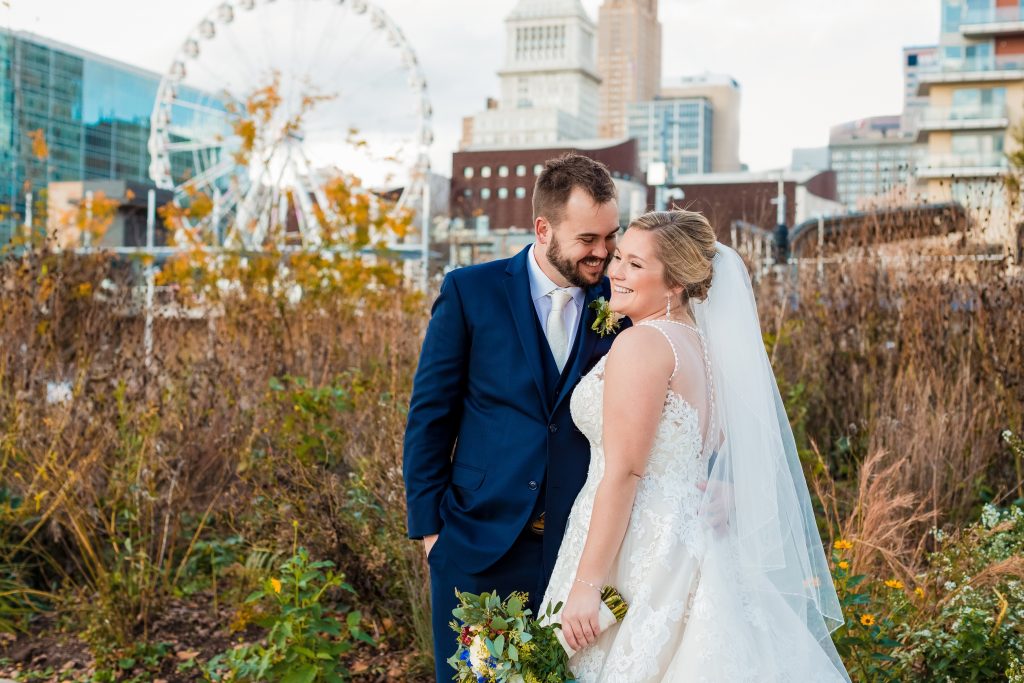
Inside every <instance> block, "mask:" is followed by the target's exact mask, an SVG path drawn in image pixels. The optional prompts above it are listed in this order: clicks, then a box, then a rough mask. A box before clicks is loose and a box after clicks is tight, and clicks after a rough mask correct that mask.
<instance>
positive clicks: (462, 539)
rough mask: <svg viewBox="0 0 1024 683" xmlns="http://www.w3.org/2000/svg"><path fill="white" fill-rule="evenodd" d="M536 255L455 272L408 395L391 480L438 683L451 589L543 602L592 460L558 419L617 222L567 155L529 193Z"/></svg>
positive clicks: (607, 185) (595, 184) (609, 193)
mask: <svg viewBox="0 0 1024 683" xmlns="http://www.w3.org/2000/svg"><path fill="white" fill-rule="evenodd" d="M533 214H534V229H535V232H536V242H535V243H534V244H533V245H532V246H530V247H528V248H526V249H524V250H523V251H521V252H520V253H519V254H518V255H516V256H514V257H512V258H510V259H504V260H500V261H493V262H490V263H484V264H480V265H476V266H471V267H469V268H463V269H460V270H456V271H453V272H452V273H450V274H449V275H448V276H447V277H446V278H445V280H444V283H443V284H442V285H441V292H440V294H439V295H438V297H437V300H436V301H435V302H434V307H433V312H432V317H431V319H430V325H429V327H428V328H427V334H426V338H425V340H424V342H423V350H422V352H421V354H420V363H419V369H418V370H417V372H416V378H415V382H414V385H413V393H412V401H411V404H410V407H409V419H408V424H407V426H406V432H405V454H404V465H403V473H404V476H405V489H406V502H407V506H408V513H409V519H408V521H409V537H410V538H413V539H422V540H423V545H424V550H425V552H426V553H427V564H428V565H429V567H430V584H431V585H430V589H431V603H432V612H433V628H434V657H435V665H436V672H437V680H438V681H447V680H451V679H452V676H453V673H454V672H453V670H452V669H451V667H449V666H448V665H447V664H446V660H447V658H448V657H450V656H451V655H452V653H453V652H454V651H455V633H454V632H452V630H451V629H450V628H449V626H448V622H449V621H450V620H451V618H452V615H451V612H452V610H453V609H454V608H455V606H456V599H455V590H456V589H459V590H461V591H467V592H470V593H480V592H483V591H497V592H498V593H499V594H500V595H502V597H506V596H507V595H508V593H511V592H512V591H525V592H528V593H529V594H530V596H531V597H532V599H533V600H532V602H533V606H534V607H535V608H536V606H537V603H538V602H539V601H540V598H541V597H542V596H543V591H544V588H545V587H546V585H547V581H548V578H549V577H550V575H551V571H552V568H553V567H554V562H555V558H556V557H557V555H558V547H559V545H560V544H561V541H562V535H563V533H564V532H565V525H566V521H567V519H568V516H569V510H570V508H571V507H572V504H573V501H574V500H575V499H576V495H577V494H578V493H579V491H580V489H581V488H582V487H583V483H584V481H585V479H586V476H587V467H588V465H589V462H590V446H589V444H588V442H587V440H586V438H585V437H584V436H583V435H582V434H581V433H580V432H579V430H577V429H576V427H575V425H574V424H573V421H572V417H571V416H570V414H569V396H570V394H571V393H572V390H573V389H574V388H575V386H576V384H577V382H578V381H579V379H580V377H581V376H582V375H584V374H585V373H586V372H587V371H588V370H590V368H591V367H593V365H594V364H595V363H596V362H597V361H598V360H599V359H600V358H601V356H603V355H604V354H605V353H607V352H608V349H609V347H610V346H611V343H612V335H608V336H605V337H603V338H602V337H599V336H598V334H597V333H596V332H594V331H593V330H592V329H591V325H592V324H593V321H594V316H595V315H596V314H595V312H594V311H593V310H591V309H590V308H589V306H590V303H591V302H592V301H594V300H595V299H597V298H598V297H601V296H603V297H604V298H605V299H606V300H607V299H609V298H610V294H611V293H610V290H609V285H608V280H607V278H605V277H604V273H605V270H606V268H607V266H608V263H609V261H610V260H611V256H612V252H613V251H614V250H615V239H616V236H617V234H618V231H619V211H618V204H617V202H616V198H615V185H614V184H613V182H612V178H611V175H610V174H609V173H608V169H607V168H605V166H604V165H602V164H600V163H598V162H596V161H593V160H592V159H589V158H587V157H584V156H580V155H576V154H568V155H566V156H563V157H560V158H558V159H553V160H551V161H549V162H547V164H545V166H544V170H543V171H542V172H541V174H540V176H538V178H537V183H536V185H535V187H534V192H533Z"/></svg>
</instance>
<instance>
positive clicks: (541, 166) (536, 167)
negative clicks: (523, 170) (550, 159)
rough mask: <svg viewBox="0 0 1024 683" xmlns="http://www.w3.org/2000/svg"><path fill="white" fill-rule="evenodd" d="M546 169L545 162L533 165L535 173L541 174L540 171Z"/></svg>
mask: <svg viewBox="0 0 1024 683" xmlns="http://www.w3.org/2000/svg"><path fill="white" fill-rule="evenodd" d="M543 170H544V164H534V165H533V175H540V172H541V171H543Z"/></svg>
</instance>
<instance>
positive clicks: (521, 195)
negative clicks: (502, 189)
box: [516, 187, 526, 199]
mask: <svg viewBox="0 0 1024 683" xmlns="http://www.w3.org/2000/svg"><path fill="white" fill-rule="evenodd" d="M525 198H526V188H525V187H517V188H516V199H525Z"/></svg>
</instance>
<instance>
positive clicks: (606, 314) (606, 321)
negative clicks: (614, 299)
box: [590, 296, 622, 337]
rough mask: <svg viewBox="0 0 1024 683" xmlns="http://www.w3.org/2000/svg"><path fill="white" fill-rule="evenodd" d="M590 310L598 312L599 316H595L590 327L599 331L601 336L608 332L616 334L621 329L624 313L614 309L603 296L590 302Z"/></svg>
mask: <svg viewBox="0 0 1024 683" xmlns="http://www.w3.org/2000/svg"><path fill="white" fill-rule="evenodd" d="M590 310H592V311H595V312H596V313H597V317H595V318H594V324H593V325H591V326H590V329H592V330H593V331H594V332H597V334H598V335H599V336H601V337H603V336H605V335H606V334H615V333H616V332H618V331H619V323H621V322H622V314H621V313H616V312H615V311H613V310H612V309H611V308H610V307H609V305H608V301H607V300H606V299H605V298H604V297H603V296H602V297H601V298H599V299H595V300H594V301H591V302H590Z"/></svg>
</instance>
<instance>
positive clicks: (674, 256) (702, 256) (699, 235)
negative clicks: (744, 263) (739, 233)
mask: <svg viewBox="0 0 1024 683" xmlns="http://www.w3.org/2000/svg"><path fill="white" fill-rule="evenodd" d="M628 229H629V230H643V231H644V232H649V233H650V234H651V235H652V236H653V237H654V243H655V245H656V248H657V250H658V259H659V260H660V261H661V262H662V263H663V264H664V266H665V284H667V285H668V286H669V287H679V286H681V287H682V288H683V296H682V298H683V303H686V302H687V300H689V299H694V300H696V301H703V300H704V299H706V298H707V295H708V290H709V289H711V276H712V272H711V261H712V259H714V258H715V241H716V238H715V229H714V228H712V227H711V224H710V223H708V219H707V218H704V214H701V213H697V212H696V211H683V210H682V209H676V210H674V211H650V212H648V213H645V214H644V215H642V216H640V217H639V218H636V219H634V220H633V222H631V223H630V224H629V228H628Z"/></svg>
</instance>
